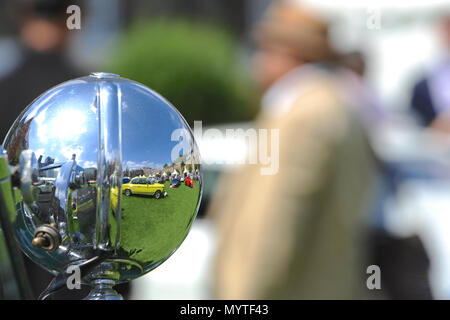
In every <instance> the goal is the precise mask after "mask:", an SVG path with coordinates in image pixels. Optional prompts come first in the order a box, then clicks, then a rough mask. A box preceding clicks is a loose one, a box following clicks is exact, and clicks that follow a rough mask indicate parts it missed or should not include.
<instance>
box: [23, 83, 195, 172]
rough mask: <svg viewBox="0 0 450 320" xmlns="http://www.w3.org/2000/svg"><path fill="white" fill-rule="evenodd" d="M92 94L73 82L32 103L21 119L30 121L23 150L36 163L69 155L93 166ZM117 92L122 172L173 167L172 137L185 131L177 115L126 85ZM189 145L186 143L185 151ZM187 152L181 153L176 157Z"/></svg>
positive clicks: (144, 90)
mask: <svg viewBox="0 0 450 320" xmlns="http://www.w3.org/2000/svg"><path fill="white" fill-rule="evenodd" d="M119 83H120V82H119ZM96 92H97V88H96V84H95V83H92V82H89V81H83V80H81V79H79V80H75V81H72V82H68V83H66V84H63V85H61V86H60V87H58V88H57V89H56V90H52V91H51V92H50V93H47V94H44V95H42V96H41V97H39V98H38V99H37V100H36V101H35V103H34V105H33V107H32V108H31V109H29V110H28V111H27V112H26V113H25V115H24V116H25V119H26V120H30V119H34V121H32V122H31V126H30V133H29V148H30V149H32V150H34V151H35V153H36V157H38V158H39V156H40V155H43V156H44V158H45V157H47V156H50V157H51V158H53V159H55V162H57V163H60V162H66V161H69V160H71V158H72V155H73V154H75V155H76V160H77V162H78V164H79V165H81V166H82V167H84V168H89V167H95V166H96V164H97V153H98V141H99V132H98V131H99V128H98V120H97V119H98V114H97V106H96ZM121 92H122V98H121V102H122V105H121V107H122V154H123V157H122V160H123V164H122V165H123V169H124V170H125V169H126V168H128V169H137V168H144V167H145V168H153V169H162V167H163V165H164V164H171V163H173V160H175V159H172V156H171V153H172V150H173V149H174V148H175V147H176V146H177V144H178V145H179V141H172V139H171V138H172V133H173V132H174V131H175V130H177V129H181V128H185V123H184V122H183V120H182V119H180V117H179V116H178V112H177V111H176V110H175V109H173V108H168V107H167V102H166V101H165V100H164V99H163V98H161V97H160V96H159V95H157V94H156V93H153V92H152V91H150V90H148V89H147V88H145V87H143V86H141V85H139V84H136V83H133V84H132V85H130V83H129V82H127V85H123V86H122V85H121ZM143 128H144V129H143ZM190 139H191V138H190V137H189V138H188V140H189V141H186V142H187V145H188V146H189V145H190V144H191V142H192V141H191V140H190ZM186 142H185V143H186ZM189 151H190V150H189V148H184V149H183V150H182V151H181V152H180V154H181V155H182V154H186V153H188V152H189Z"/></svg>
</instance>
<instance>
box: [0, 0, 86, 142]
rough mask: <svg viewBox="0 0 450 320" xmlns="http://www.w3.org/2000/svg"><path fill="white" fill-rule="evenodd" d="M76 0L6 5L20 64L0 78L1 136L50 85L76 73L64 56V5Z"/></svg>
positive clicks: (34, 0) (28, 0)
mask: <svg viewBox="0 0 450 320" xmlns="http://www.w3.org/2000/svg"><path fill="white" fill-rule="evenodd" d="M74 3H76V1H68V0H15V1H9V2H8V4H7V8H8V9H9V12H10V14H11V17H12V18H13V20H14V21H15V22H16V23H17V24H18V28H19V30H18V32H19V38H20V45H21V46H22V52H23V54H22V56H23V57H22V59H21V65H20V66H19V67H18V68H17V69H16V70H14V71H13V72H12V73H11V74H9V75H7V76H6V77H5V78H3V79H1V80H0V108H1V116H0V128H1V131H0V139H1V141H3V139H4V138H5V136H6V133H7V132H8V129H9V128H10V127H11V125H12V124H13V122H14V120H15V119H16V118H17V117H18V116H19V114H20V113H21V112H22V110H23V109H25V107H26V106H27V105H28V104H30V103H31V102H32V101H33V99H35V98H37V96H38V95H40V94H41V93H43V92H44V91H46V90H48V89H50V88H51V87H53V86H55V85H57V84H59V83H61V82H63V81H67V80H70V79H72V78H75V77H77V76H79V75H80V74H79V72H77V71H76V70H75V69H74V68H72V66H71V65H70V64H69V63H68V62H67V61H66V60H65V57H64V49H65V47H66V44H67V41H68V39H69V36H70V31H69V30H68V29H67V26H66V19H67V18H68V17H69V15H68V14H67V13H66V10H67V7H68V6H70V5H71V4H74Z"/></svg>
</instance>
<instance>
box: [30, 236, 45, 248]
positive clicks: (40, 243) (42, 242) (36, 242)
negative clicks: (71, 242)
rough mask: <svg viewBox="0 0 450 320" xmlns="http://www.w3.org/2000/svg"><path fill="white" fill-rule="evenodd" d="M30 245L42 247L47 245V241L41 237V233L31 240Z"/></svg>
mask: <svg viewBox="0 0 450 320" xmlns="http://www.w3.org/2000/svg"><path fill="white" fill-rule="evenodd" d="M31 245H32V246H33V247H35V248H42V247H46V246H48V245H49V241H48V239H47V238H45V237H42V236H41V235H39V236H37V237H36V238H34V239H33V241H31Z"/></svg>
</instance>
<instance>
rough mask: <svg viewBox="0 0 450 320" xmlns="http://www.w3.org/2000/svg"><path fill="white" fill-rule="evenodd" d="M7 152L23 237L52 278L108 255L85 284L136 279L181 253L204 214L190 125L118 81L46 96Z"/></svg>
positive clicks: (105, 78)
mask: <svg viewBox="0 0 450 320" xmlns="http://www.w3.org/2000/svg"><path fill="white" fill-rule="evenodd" d="M4 148H5V149H6V151H7V153H8V161H9V164H10V165H11V166H12V167H23V168H22V170H21V171H20V172H22V177H21V179H22V180H21V182H22V183H21V187H20V188H17V189H16V190H15V202H16V212H17V215H16V217H14V219H13V220H14V226H15V230H16V236H17V239H18V241H19V243H20V246H21V248H22V250H23V251H24V252H25V254H26V255H27V256H28V257H30V258H31V259H32V260H33V261H34V262H36V263H37V264H39V265H41V266H42V267H44V268H45V269H47V270H48V271H50V272H52V273H54V274H55V275H56V274H58V273H63V272H65V270H66V269H67V267H68V266H70V265H77V264H82V263H83V262H85V261H88V260H89V259H92V258H93V257H96V256H98V255H99V252H101V253H102V254H103V255H102V256H103V257H104V258H103V260H102V262H101V263H100V264H98V265H96V266H95V267H94V268H93V269H92V270H89V271H88V272H87V274H85V275H84V277H83V282H85V283H90V282H93V281H97V280H99V279H100V280H105V279H106V280H112V281H113V282H114V283H119V282H124V281H129V280H132V279H135V278H137V277H139V276H141V275H143V274H145V273H147V272H149V271H151V270H152V269H154V268H156V267H157V266H159V265H160V264H161V263H162V262H164V261H165V260H166V259H167V258H168V257H169V256H170V255H171V254H172V253H173V252H174V251H175V250H176V249H177V248H178V247H179V246H180V245H181V243H182V242H183V240H184V239H185V237H186V236H187V234H188V231H189V229H190V227H191V225H192V222H193V220H194V218H195V216H196V213H197V211H198V207H199V204H200V199H201V194H202V174H201V167H200V159H199V153H198V149H197V146H196V143H195V141H194V137H193V134H192V131H191V130H190V128H189V126H188V125H187V123H186V121H185V120H184V119H183V117H182V116H181V115H180V113H179V112H178V111H177V110H176V109H175V108H174V107H173V106H171V105H170V103H168V102H167V101H166V100H165V99H164V98H162V97H161V96H160V95H158V94H157V93H155V92H154V91H152V90H150V89H149V88H147V87H145V86H143V85H142V84H139V83H136V82H133V81H130V80H127V79H123V78H121V77H119V76H117V75H114V74H107V73H94V74H91V75H90V76H88V77H83V78H78V79H74V80H71V81H68V82H65V83H63V84H60V85H58V86H56V87H54V88H52V89H50V90H49V91H47V92H45V93H44V94H42V95H41V96H40V97H38V98H37V99H36V100H35V101H34V102H32V103H31V105H30V106H29V107H28V108H27V109H26V110H25V111H24V112H23V113H22V114H21V115H20V117H19V118H18V119H17V120H16V122H15V123H14V125H13V127H12V128H11V130H10V131H9V133H8V135H7V137H6V139H5V142H4ZM186 178H187V179H186ZM185 179H186V180H189V184H188V183H185V182H184V180H185ZM191 182H192V183H191Z"/></svg>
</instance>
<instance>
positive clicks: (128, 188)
mask: <svg viewBox="0 0 450 320" xmlns="http://www.w3.org/2000/svg"><path fill="white" fill-rule="evenodd" d="M122 191H123V193H125V195H126V196H131V195H132V194H145V195H152V196H153V197H154V198H156V199H159V198H161V197H163V196H165V195H166V193H165V192H164V185H163V184H160V183H152V182H151V181H150V179H147V178H133V179H132V180H131V181H130V182H128V183H125V184H123V185H122Z"/></svg>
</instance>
